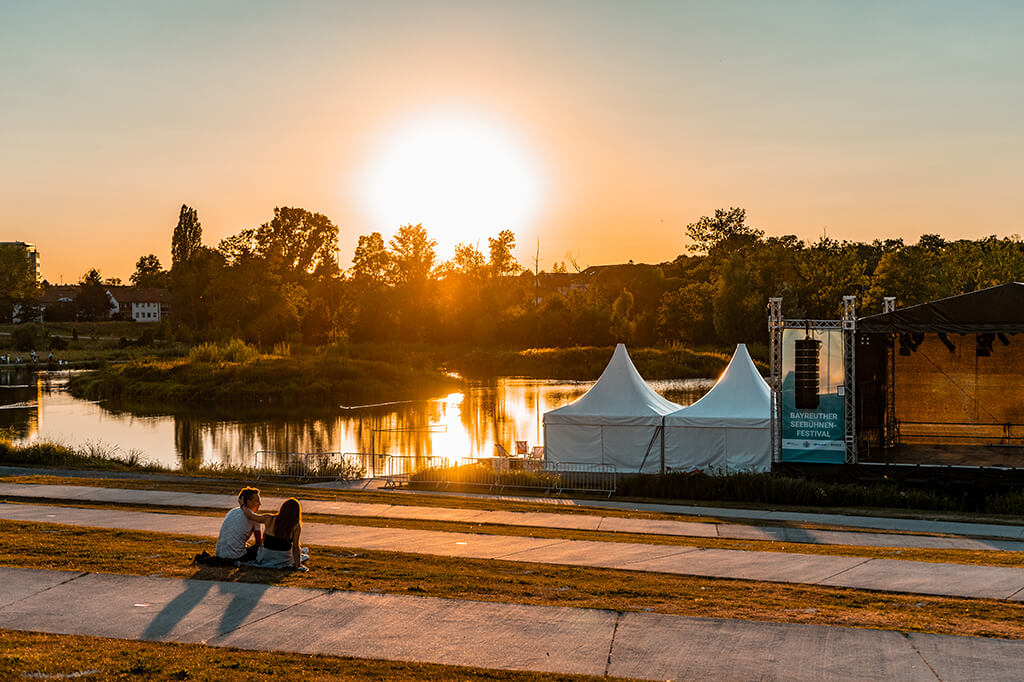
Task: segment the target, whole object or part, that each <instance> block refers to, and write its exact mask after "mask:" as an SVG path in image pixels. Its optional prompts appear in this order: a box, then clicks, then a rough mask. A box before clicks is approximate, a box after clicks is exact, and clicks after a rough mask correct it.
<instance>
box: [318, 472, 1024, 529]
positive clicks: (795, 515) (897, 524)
mask: <svg viewBox="0 0 1024 682" xmlns="http://www.w3.org/2000/svg"><path fill="white" fill-rule="evenodd" d="M309 487H314V486H313V485H310V486H309ZM315 487H326V486H319V485H318V486H315ZM394 494H396V495H402V494H407V495H416V494H429V495H451V496H453V497H476V498H485V499H489V500H508V501H511V502H532V503H534V504H550V505H553V506H568V507H592V508H597V509H620V510H624V511H647V512H657V513H662V514H679V515H683V516H698V517H706V518H723V519H735V520H739V521H744V520H745V521H780V522H787V523H789V522H795V523H809V524H814V525H821V526H840V527H847V528H866V529H874V530H886V531H897V532H909V533H940V534H946V535H964V536H973V537H991V538H1010V539H1022V540H1024V526H1022V525H1018V524H1002V523H972V522H962V521H935V520H931V519H913V518H894V517H888V516H854V515H849V514H815V513H811V512H787V511H777V510H774V509H743V508H740V507H711V506H703V505H685V504H669V503H660V504H659V503H651V502H620V501H618V500H578V499H572V498H563V497H543V498H538V497H528V496H517V495H484V494H476V493H462V492H459V493H446V492H444V491H432V490H397V491H395V493H394ZM907 513H908V514H910V513H912V512H907Z"/></svg>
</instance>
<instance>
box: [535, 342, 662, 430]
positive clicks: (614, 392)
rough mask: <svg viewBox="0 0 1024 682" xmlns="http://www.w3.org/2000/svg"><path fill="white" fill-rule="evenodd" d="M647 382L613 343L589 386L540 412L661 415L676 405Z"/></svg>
mask: <svg viewBox="0 0 1024 682" xmlns="http://www.w3.org/2000/svg"><path fill="white" fill-rule="evenodd" d="M679 407H680V405H678V404H676V403H674V402H672V401H671V400H666V399H665V398H662V397H661V396H660V395H658V394H657V393H656V392H655V391H654V389H652V388H651V387H650V386H648V385H647V384H646V383H645V382H644V380H643V377H641V376H640V373H639V372H637V371H636V367H635V366H633V361H632V360H630V359H629V353H627V352H626V347H625V346H624V345H622V344H621V343H620V344H619V345H617V346H616V347H615V352H614V353H613V354H612V359H611V360H609V361H608V366H607V367H605V368H604V372H602V373H601V378H600V379H598V380H597V383H596V384H594V385H593V386H591V387H590V390H589V391H587V392H586V393H584V394H583V395H582V396H580V397H579V398H577V399H576V400H575V401H573V402H571V403H569V404H568V405H563V406H562V407H559V408H557V409H554V410H551V411H550V412H546V413H545V414H544V417H545V419H546V418H547V417H548V415H554V416H556V417H577V416H578V417H582V416H587V417H647V416H661V415H665V414H668V413H669V412H672V411H673V410H677V409H679Z"/></svg>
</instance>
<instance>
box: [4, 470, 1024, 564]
mask: <svg viewBox="0 0 1024 682" xmlns="http://www.w3.org/2000/svg"><path fill="white" fill-rule="evenodd" d="M2 495H9V496H12V497H13V496H17V497H22V498H45V499H58V500H75V501H83V500H85V501H91V502H118V503H122V504H150V505H167V506H173V507H191V508H212V509H229V508H231V507H233V506H234V505H235V504H237V498H235V497H234V496H233V495H218V494H210V493H183V492H176V491H166V490H131V489H123V488H102V487H91V486H75V485H36V484H19V483H0V496H2ZM281 501H282V500H281V498H276V497H266V498H264V500H263V509H264V510H270V509H277V508H278V507H279V506H280V504H281ZM301 503H302V508H303V510H304V511H305V512H306V513H313V514H328V515H338V516H357V517H367V518H389V519H417V520H430V521H454V522H460V523H488V524H500V525H508V526H526V527H532V528H558V529H571V530H591V531H609V532H619V533H644V534H653V535H673V536H685V537H706V538H731V539H740V540H766V541H775V542H793V543H809V544H821V545H855V546H860V547H896V548H926V549H972V550H1003V551H1014V552H1024V542H1021V541H1016V540H1005V539H991V538H978V537H937V536H934V535H907V534H900V533H897V532H889V533H871V532H865V531H835V530H814V529H807V528H796V527H784V526H780V527H772V526H746V525H742V524H738V523H710V522H708V523H705V522H693V521H689V522H688V521H673V520H660V519H626V518H621V517H616V516H598V515H591V514H559V513H547V512H508V511H488V510H481V509H458V508H451V507H423V506H412V505H400V504H379V503H365V502H343V501H338V502H327V501H323V500H301ZM970 525H972V524H958V526H960V527H963V526H970ZM974 526H976V527H974ZM997 528H998V529H1000V530H1004V531H1007V530H1008V532H1010V533H1017V535H1020V534H1022V533H1024V527H1019V526H998V527H997ZM961 530H963V529H962V528H961ZM970 530H972V531H974V532H976V533H985V532H986V531H988V530H990V527H989V526H987V525H982V524H973V526H972V527H971V528H970ZM1018 531H1019V532H1018ZM1017 535H1015V536H1014V537H1016V536H1017Z"/></svg>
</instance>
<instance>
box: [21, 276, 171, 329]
mask: <svg viewBox="0 0 1024 682" xmlns="http://www.w3.org/2000/svg"><path fill="white" fill-rule="evenodd" d="M81 289H82V287H80V286H78V285H77V284H62V285H59V286H50V287H47V288H46V291H44V292H43V295H42V296H40V297H39V299H38V301H37V305H38V309H39V317H40V318H41V319H46V308H47V307H49V306H52V305H54V304H57V303H71V302H73V301H74V300H75V297H76V296H77V295H78V292H79V291H81ZM105 290H106V292H107V298H109V299H110V318H111V319H116V320H132V321H134V322H159V321H160V320H163V319H165V318H166V317H167V311H168V309H169V305H170V301H171V293H170V292H169V291H168V290H167V289H155V288H143V287H122V286H109V287H105Z"/></svg>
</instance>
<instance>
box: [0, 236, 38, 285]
mask: <svg viewBox="0 0 1024 682" xmlns="http://www.w3.org/2000/svg"><path fill="white" fill-rule="evenodd" d="M4 247H8V248H15V249H18V250H21V251H23V252H24V253H25V257H26V258H28V260H29V263H31V271H32V276H33V277H34V278H35V283H36V284H39V272H40V271H39V251H38V250H37V249H36V245H35V244H28V243H26V242H0V248H4Z"/></svg>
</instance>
